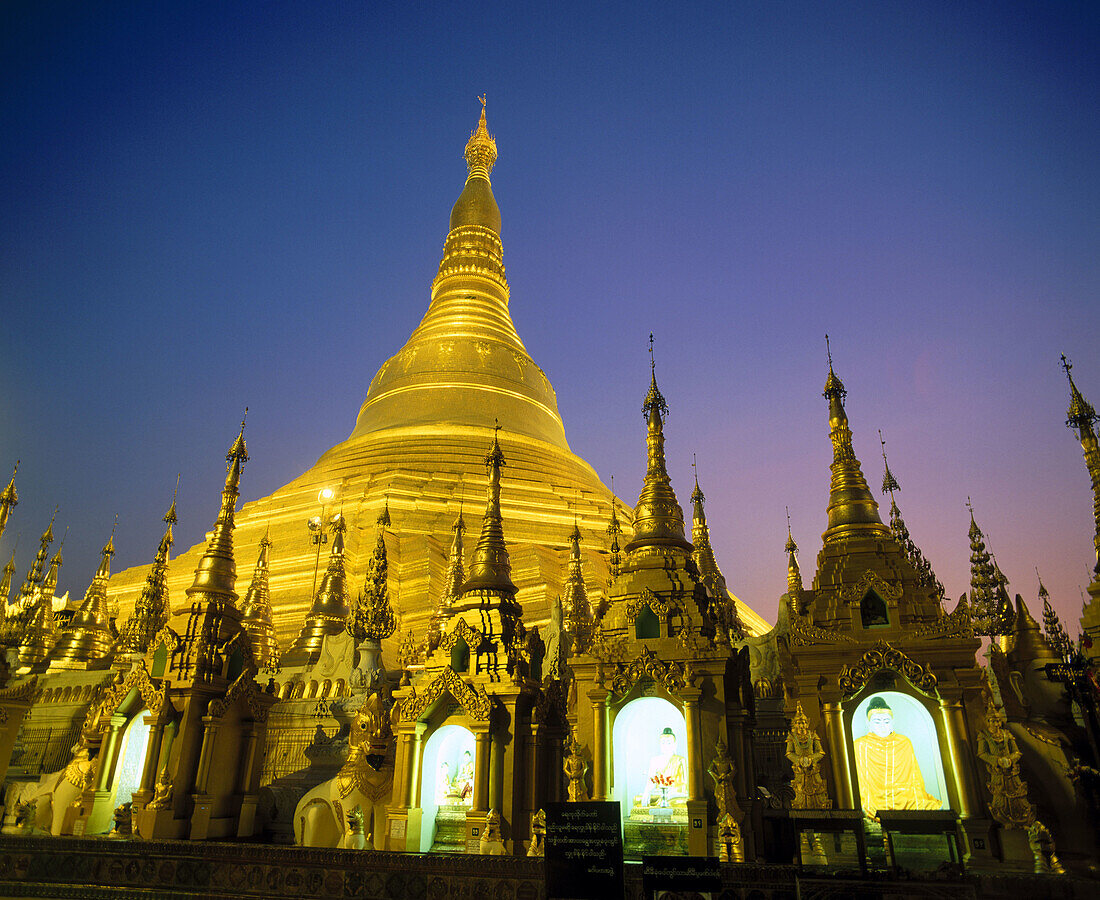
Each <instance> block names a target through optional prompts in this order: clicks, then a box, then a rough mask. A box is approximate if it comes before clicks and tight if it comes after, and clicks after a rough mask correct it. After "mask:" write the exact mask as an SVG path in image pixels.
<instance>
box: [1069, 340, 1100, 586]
mask: <svg viewBox="0 0 1100 900" xmlns="http://www.w3.org/2000/svg"><path fill="white" fill-rule="evenodd" d="M1062 368H1064V369H1065V371H1066V378H1068V379H1069V392H1070V403H1069V409H1068V410H1067V411H1066V426H1067V427H1068V428H1070V429H1071V430H1072V431H1073V433H1074V434H1075V435H1076V436H1077V439H1078V440H1079V441H1080V442H1081V449H1082V450H1083V451H1084V454H1085V465H1086V466H1087V467H1088V470H1089V478H1090V479H1091V480H1092V514H1093V520H1094V522H1095V534H1094V536H1093V544H1094V546H1095V548H1096V563H1095V568H1094V569H1093V582H1094V583H1097V582H1100V442H1098V441H1097V438H1096V430H1095V427H1094V426H1095V425H1096V419H1097V415H1096V410H1095V409H1093V407H1092V404H1090V403H1089V402H1088V401H1087V400H1086V399H1085V398H1084V397H1082V396H1081V392H1080V391H1079V390H1077V385H1076V384H1074V382H1073V364H1072V363H1071V362H1070V361H1069V360H1068V359H1066V355H1065V354H1064V353H1063V354H1062ZM1090 593H1091V591H1090Z"/></svg>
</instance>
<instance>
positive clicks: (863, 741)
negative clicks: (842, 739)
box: [853, 697, 943, 819]
mask: <svg viewBox="0 0 1100 900" xmlns="http://www.w3.org/2000/svg"><path fill="white" fill-rule="evenodd" d="M867 724H868V727H869V730H868V732H867V734H865V735H864V736H863V737H861V738H857V739H856V740H855V741H854V742H853V743H854V746H855V755H856V774H857V775H858V776H859V796H860V800H861V801H862V805H863V812H864V814H865V815H867V816H868V817H870V818H872V819H874V818H876V814H877V813H878V811H879V810H881V809H941V808H942V806H943V804H942V803H941V802H940V801H939V800H938V799H937V798H936V797H933V796H932V795H931V794H929V793H928V790H927V788H926V787H925V784H924V776H923V775H922V774H921V770H920V764H919V763H918V762H917V755H916V753H915V752H914V751H913V742H912V741H910V740H909V738H907V737H906V736H905V735H903V734H898V733H897V732H896V731H894V711H893V710H892V709H891V708H890V706H889V705H888V704H887V703H886V700H885V699H884V698H883V697H873V698H872V699H871V702H870V704H868V707H867Z"/></svg>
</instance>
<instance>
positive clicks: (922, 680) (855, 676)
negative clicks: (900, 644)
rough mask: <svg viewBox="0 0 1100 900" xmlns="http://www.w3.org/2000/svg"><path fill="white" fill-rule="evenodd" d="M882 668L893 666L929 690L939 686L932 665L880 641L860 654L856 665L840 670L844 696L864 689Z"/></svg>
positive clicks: (839, 682)
mask: <svg viewBox="0 0 1100 900" xmlns="http://www.w3.org/2000/svg"><path fill="white" fill-rule="evenodd" d="M881 669H892V670H894V671H895V672H898V673H899V674H901V675H903V676H904V677H905V678H906V679H908V681H909V683H910V684H912V685H913V686H914V687H915V688H917V689H918V690H920V691H923V692H924V693H926V694H931V693H932V692H933V691H935V689H936V676H935V675H934V674H933V673H932V670H931V668H929V667H926V666H922V665H921V664H920V663H918V662H914V661H913V660H912V659H910V658H909V657H908V656H906V655H905V654H904V653H902V652H901V651H900V650H898V649H896V648H894V647H891V646H890V645H889V644H888V643H886V642H885V641H879V642H878V643H877V644H875V645H874V646H873V647H871V649H870V650H868V651H867V652H866V653H864V654H863V656H861V657H860V658H859V661H858V662H857V663H856V664H855V665H854V666H845V667H844V668H843V669H841V670H840V678H838V679H837V683H838V684H839V685H840V689H841V690H842V691H843V692H844V696H845V697H846V698H847V697H851V696H854V695H855V694H858V693H859V692H860V691H861V690H863V688H864V686H865V685H866V684H867V682H868V681H869V680H870V678H871V676H872V675H874V674H875V673H876V672H878V671H880V670H881Z"/></svg>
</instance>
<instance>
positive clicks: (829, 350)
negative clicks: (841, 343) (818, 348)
mask: <svg viewBox="0 0 1100 900" xmlns="http://www.w3.org/2000/svg"><path fill="white" fill-rule="evenodd" d="M825 355H826V356H828V357H829V371H830V372H831V371H833V348H832V347H830V346H829V333H828V332H825Z"/></svg>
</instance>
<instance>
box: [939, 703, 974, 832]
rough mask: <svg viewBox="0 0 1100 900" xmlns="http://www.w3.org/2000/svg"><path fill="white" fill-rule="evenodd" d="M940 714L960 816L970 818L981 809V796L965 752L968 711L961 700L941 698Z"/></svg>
mask: <svg viewBox="0 0 1100 900" xmlns="http://www.w3.org/2000/svg"><path fill="white" fill-rule="evenodd" d="M940 716H941V717H942V719H943V733H944V737H945V738H946V739H947V748H948V755H949V761H950V763H951V775H952V777H953V778H954V781H955V793H956V794H957V795H958V798H959V816H960V817H961V818H963V819H970V818H973V816H974V811H975V810H976V809H977V810H980V809H981V798H980V797H979V796H978V793H977V790H976V788H975V785H974V774H973V771H972V770H971V767H970V760H969V758H968V755H967V754H966V753H965V752H964V750H963V747H964V745H966V744H968V743H969V742H968V741H967V739H966V713H965V711H964V710H963V704H962V701H961V700H940Z"/></svg>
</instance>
